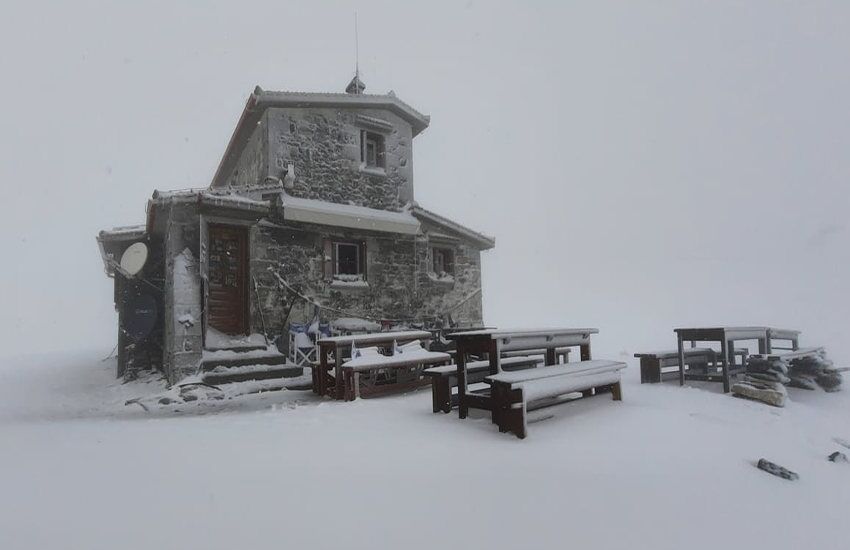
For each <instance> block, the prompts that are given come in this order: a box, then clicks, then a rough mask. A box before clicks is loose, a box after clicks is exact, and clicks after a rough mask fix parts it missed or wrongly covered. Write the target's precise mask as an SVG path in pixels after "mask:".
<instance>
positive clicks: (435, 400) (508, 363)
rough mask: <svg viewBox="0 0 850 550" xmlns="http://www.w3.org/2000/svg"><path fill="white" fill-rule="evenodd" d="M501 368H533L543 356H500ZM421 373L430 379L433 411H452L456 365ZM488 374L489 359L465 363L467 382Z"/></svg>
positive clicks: (454, 398) (454, 399)
mask: <svg viewBox="0 0 850 550" xmlns="http://www.w3.org/2000/svg"><path fill="white" fill-rule="evenodd" d="M500 363H501V365H502V369H504V370H508V371H511V370H517V369H523V368H533V367H536V366H537V365H539V364H541V363H543V356H542V355H540V356H532V357H529V356H525V355H514V356H511V357H502V359H501V361H500ZM423 374H424V375H425V376H427V377H429V378H430V379H431V402H432V405H433V409H434V412H435V413H436V412H440V411H443V412H444V413H450V412H452V407H454V406H456V405H457V396H452V388H455V387H457V365H455V364H451V365H444V366H441V367H431V368H429V369H425V372H423ZM488 374H490V361H489V360H485V361H470V362H468V363H467V364H466V377H467V384H474V383H477V382H483V381H484V378H485V377H486V376H487V375H488Z"/></svg>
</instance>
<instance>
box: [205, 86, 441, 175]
mask: <svg viewBox="0 0 850 550" xmlns="http://www.w3.org/2000/svg"><path fill="white" fill-rule="evenodd" d="M269 107H365V108H371V109H387V110H388V111H392V112H393V113H395V114H397V115H398V116H400V117H401V118H403V119H404V120H405V121H407V122H408V123H410V126H411V127H412V129H413V136H414V137H416V136H417V135H418V134H420V133H421V132H422V131H423V130H425V128H427V127H428V125H429V124H430V122H431V118H430V117H429V116H427V115H423V114H422V113H420V112H419V111H417V110H416V109H414V108H413V107H411V106H410V105H408V104H407V103H405V102H403V101H402V100H400V99H399V98H397V97H396V95H395V94H394V93H393V92H389V93H388V94H340V93H316V92H273V91H266V90H263V89H262V88H260V87H259V86H257V87H256V88H254V93H252V94H251V97H249V98H248V102H247V103H246V104H245V109H244V110H243V111H242V116H241V117H240V118H239V122H237V123H236V128H235V129H234V130H233V135H232V136H231V137H230V142H229V143H228V144H227V149H225V151H224V155H223V156H222V158H221V162H219V165H218V169H217V170H216V172H215V175H214V176H213V179H212V184H211V185H210V186H211V187H218V186H221V185H224V184H226V180H227V178H228V177H229V176H230V173H231V172H232V171H233V167H234V166H235V165H236V162H237V161H238V160H239V155H240V154H241V153H242V150H243V149H244V148H245V145H246V144H247V143H248V140H250V139H251V134H252V132H253V131H254V128H255V127H256V125H257V122H259V120H260V117H262V115H263V113H264V112H265V110H266V109H267V108H269Z"/></svg>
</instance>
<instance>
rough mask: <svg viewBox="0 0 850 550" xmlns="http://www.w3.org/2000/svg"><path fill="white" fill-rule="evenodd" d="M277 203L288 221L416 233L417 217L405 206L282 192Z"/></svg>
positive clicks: (406, 233)
mask: <svg viewBox="0 0 850 550" xmlns="http://www.w3.org/2000/svg"><path fill="white" fill-rule="evenodd" d="M281 204H282V205H283V219H284V220H288V221H294V222H309V223H315V224H320V225H332V226H336V227H348V228H351V229H365V230H368V231H381V232H384V233H401V234H404V235H416V234H418V233H419V220H417V219H416V218H414V217H413V216H412V215H411V214H410V212H409V211H407V210H405V211H402V212H391V211H389V210H376V209H374V208H366V207H364V206H354V205H350V204H337V203H333V202H325V201H320V200H315V199H301V198H297V197H292V196H289V195H287V194H285V193H284V194H282V195H281Z"/></svg>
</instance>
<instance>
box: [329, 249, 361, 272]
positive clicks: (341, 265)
mask: <svg viewBox="0 0 850 550" xmlns="http://www.w3.org/2000/svg"><path fill="white" fill-rule="evenodd" d="M334 259H335V261H334V275H362V274H363V271H362V270H361V269H360V245H358V244H354V243H334Z"/></svg>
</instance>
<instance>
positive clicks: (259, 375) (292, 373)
mask: <svg viewBox="0 0 850 550" xmlns="http://www.w3.org/2000/svg"><path fill="white" fill-rule="evenodd" d="M303 373H304V369H303V368H302V367H299V366H297V365H290V364H272V365H267V364H253V365H239V366H224V365H218V366H216V367H214V368H210V369H206V370H205V371H204V373H203V375H202V378H201V380H202V381H203V382H204V383H205V384H212V385H214V386H217V385H220V384H228V383H232V382H245V381H248V380H273V379H281V378H293V377H296V376H301V375H302V374H303ZM283 386H284V384H283V382H281V387H283Z"/></svg>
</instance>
